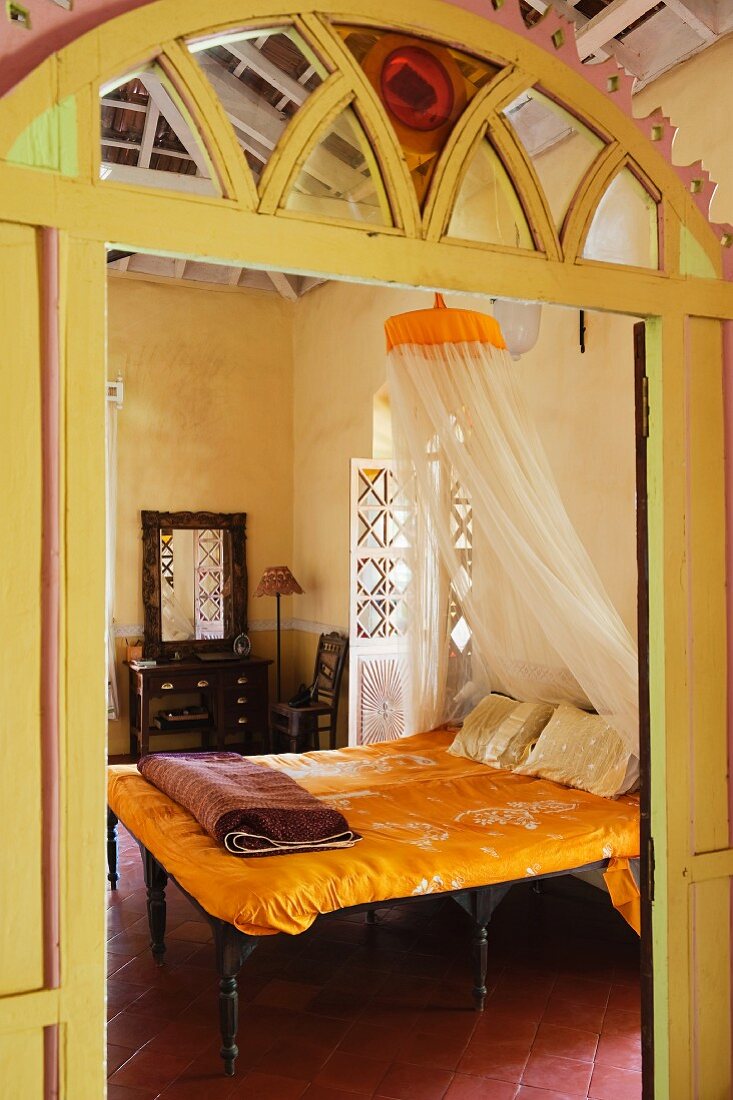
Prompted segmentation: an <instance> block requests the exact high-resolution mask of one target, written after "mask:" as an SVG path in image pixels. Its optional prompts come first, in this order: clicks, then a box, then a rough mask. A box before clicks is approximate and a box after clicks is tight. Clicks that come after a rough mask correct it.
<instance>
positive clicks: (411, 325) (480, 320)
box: [384, 294, 506, 352]
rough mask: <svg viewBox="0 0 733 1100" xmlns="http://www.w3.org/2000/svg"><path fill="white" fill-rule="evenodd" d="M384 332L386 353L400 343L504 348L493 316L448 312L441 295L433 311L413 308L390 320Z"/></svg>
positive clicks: (469, 310)
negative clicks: (480, 345) (478, 345)
mask: <svg viewBox="0 0 733 1100" xmlns="http://www.w3.org/2000/svg"><path fill="white" fill-rule="evenodd" d="M384 331H385V334H386V336H387V351H388V352H389V351H391V350H392V348H394V347H397V346H398V345H400V344H462V343H481V344H493V346H494V347H495V348H502V349H505V348H506V343H505V341H504V337H503V335H502V332H501V329H500V328H499V324H498V322H497V321H495V320H494V318H493V317H489V316H487V314H485V313H476V312H475V311H474V310H472V309H447V308H446V305H445V302H444V301H443V297H442V295H440V294H436V295H435V305H434V306H433V307H432V309H415V310H412V311H411V312H410V313H398V314H397V315H396V316H395V317H389V318H388V319H387V320H386V321H385V323H384Z"/></svg>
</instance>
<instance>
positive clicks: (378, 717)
mask: <svg viewBox="0 0 733 1100" xmlns="http://www.w3.org/2000/svg"><path fill="white" fill-rule="evenodd" d="M409 521H410V510H409V507H408V504H407V501H406V500H405V497H404V494H403V493H402V491H401V488H400V485H399V484H398V481H397V477H396V474H395V468H394V464H393V463H392V462H390V461H388V460H384V459H372V458H368V459H360V458H354V459H352V461H351V566H350V573H351V600H350V644H349V653H350V656H349V744H352V745H367V744H371V743H373V742H376V741H392V740H394V739H396V738H397V737H400V736H402V734H403V733H404V732H405V728H406V724H407V723H406V707H407V700H408V698H409V693H408V691H407V682H406V676H407V661H406V652H405V633H406V630H407V593H408V588H409V584H410V570H409V567H408V564H407V561H406V558H405V554H406V551H407V549H408V546H409Z"/></svg>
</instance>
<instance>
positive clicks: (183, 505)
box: [108, 277, 293, 753]
mask: <svg viewBox="0 0 733 1100" xmlns="http://www.w3.org/2000/svg"><path fill="white" fill-rule="evenodd" d="M108 288H109V290H108V317H109V367H108V377H109V378H115V377H116V376H117V375H118V374H121V375H122V378H123V380H124V383H125V398H124V408H123V409H122V410H121V412H119V414H118V418H119V419H118V509H117V571H116V578H117V579H116V584H117V599H116V608H115V620H116V623H117V624H119V625H120V626H124V625H125V624H130V625H131V626H132V625H134V624H140V623H142V619H143V610H142V597H141V568H142V552H141V535H140V510H141V509H143V508H151V509H157V510H160V511H164V510H166V511H181V510H199V509H210V510H212V511H217V512H234V511H245V512H246V513H247V564H248V570H249V586H250V593H251V592H252V590H253V589H254V587H255V586H256V584H257V581H258V580H259V578H260V576H261V574H262V571H263V569H264V568H265V567H266V566H268V565H278V564H280V563H281V562H289V561H290V560H291V556H292V539H293V530H292V497H293V440H292V408H293V402H292V361H291V360H292V344H291V328H290V317H291V313H292V304H291V303H290V302H286V301H285V300H284V299H282V298H280V297H279V296H278V295H276V294H266V293H262V292H258V291H251V292H249V293H242V292H241V291H239V292H237V291H233V290H229V289H226V288H213V289H209V288H197V287H189V286H185V285H182V284H174V285H166V284H165V283H163V282H151V281H147V280H140V279H135V278H129V277H123V278H115V277H111V278H110V279H109V280H108ZM288 602H289V601H287V600H284V601H283V614H284V615H285V616H289V615H290V610H289V608H288V607H287V604H288ZM274 615H275V605H274V601H273V600H268V599H266V598H262V599H253V598H252V596H251V595H250V601H249V619H250V625H251V626H254V627H255V628H256V627H258V626H260V627H261V626H263V625H264V626H266V625H267V624H268V621H269V622H270V624H271V623H272V620H273V619H274ZM285 643H286V644H285V649H284V653H285V659H286V663H288V664H289V662H287V654H288V650H287V639H286V640H285ZM123 646H124V639H123V638H119V639H118V654H117V655H118V664H117V670H118V684H119V689H120V691H119V694H120V702H121V705H122V714H121V718H120V720H119V721H115V722H110V724H109V751H110V753H119V752H127V749H128V744H129V741H128V732H127V731H128V726H127V685H128V674H127V668H126V667H125V666H123V665H121V664H120V660H121V658H122V656H124V653H123ZM253 649H254V651H255V652H257V653H258V654H262V655H264V656H273V655H274V649H275V641H274V632H273V630H272V629H270V630H265V631H262V630H257V632H255V633H253Z"/></svg>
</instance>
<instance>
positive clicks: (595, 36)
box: [576, 0, 657, 57]
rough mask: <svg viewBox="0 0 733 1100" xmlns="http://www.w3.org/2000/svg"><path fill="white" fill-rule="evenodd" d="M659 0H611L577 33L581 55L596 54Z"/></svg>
mask: <svg viewBox="0 0 733 1100" xmlns="http://www.w3.org/2000/svg"><path fill="white" fill-rule="evenodd" d="M656 2H657V0H611V3H610V4H609V5H608V7H607V8H604V9H603V11H601V12H599V13H598V15H595V16H594V17H593V18H592V19H589V20H588V22H587V23H586V24H585V26H584V27H583V28H582V29H581V30H580V31H579V33H578V35H577V39H576V40H577V43H578V52H579V54H580V56H581V57H589V56H590V54H594V53H595V52H596V51H597V50H598V49H600V48H601V47H602V46H605V44H606V43H607V42H610V41H611V39H612V38H615V37H616V35H617V34H620V33H621V31H625V30H626V28H627V27H628V26H630V25H631V24H632V23H635V22H636V20H637V19H640V18H641V16H642V15H646V13H647V12H648V11H650V10H651V9H652V8H653V7H656Z"/></svg>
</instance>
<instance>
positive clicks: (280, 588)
mask: <svg viewBox="0 0 733 1100" xmlns="http://www.w3.org/2000/svg"><path fill="white" fill-rule="evenodd" d="M302 593H303V589H302V588H301V587H300V585H299V584H298V582H297V581H296V579H295V577H294V576H293V574H292V573H291V572H290V570H289V569H288V567H287V565H268V567H267V569H266V570H265V572H264V573H263V574H262V577H261V578H260V583H259V584H258V585H257V588H256V589H255V593H254V594H255V596H294V595H298V594H300V595H302Z"/></svg>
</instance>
